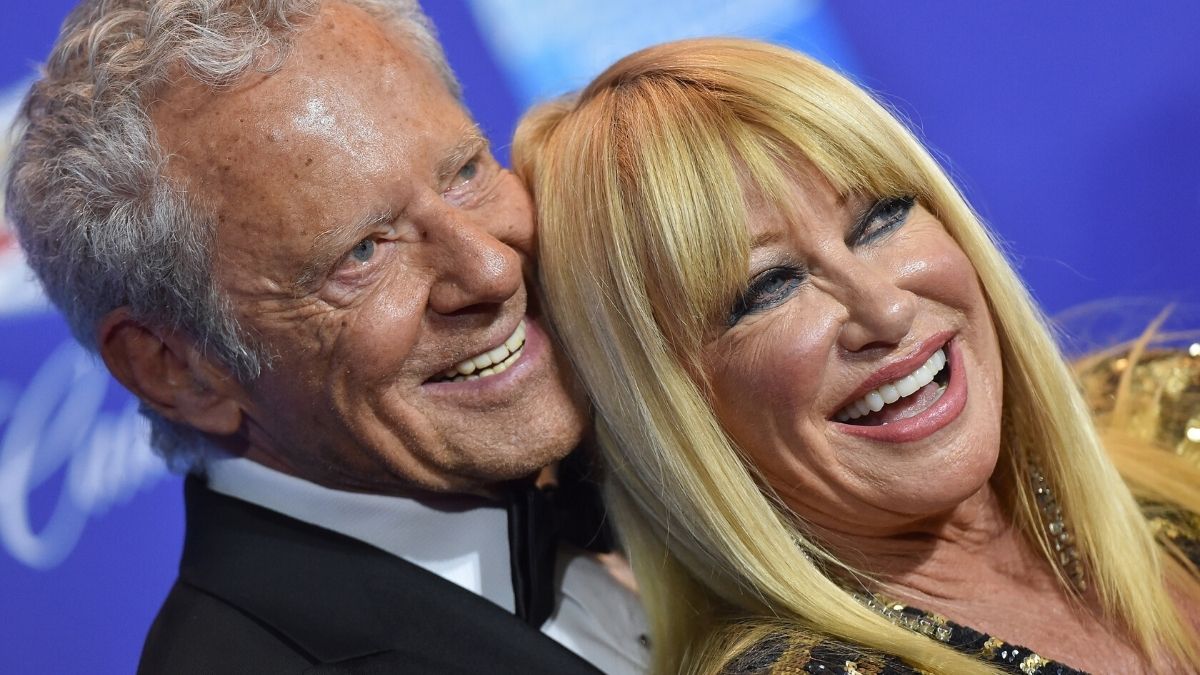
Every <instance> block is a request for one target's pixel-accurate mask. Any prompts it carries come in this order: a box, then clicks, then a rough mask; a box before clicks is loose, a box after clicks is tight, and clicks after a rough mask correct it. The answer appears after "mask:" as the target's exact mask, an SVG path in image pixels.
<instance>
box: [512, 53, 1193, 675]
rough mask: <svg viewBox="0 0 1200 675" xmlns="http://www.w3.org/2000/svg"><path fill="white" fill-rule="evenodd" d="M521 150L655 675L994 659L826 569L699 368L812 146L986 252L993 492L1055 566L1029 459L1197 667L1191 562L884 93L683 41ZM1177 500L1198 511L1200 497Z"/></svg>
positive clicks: (1153, 635) (609, 77) (1115, 599)
mask: <svg viewBox="0 0 1200 675" xmlns="http://www.w3.org/2000/svg"><path fill="white" fill-rule="evenodd" d="M513 157H514V165H515V167H516V169H517V171H518V173H520V174H521V175H522V176H523V177H524V178H525V179H526V181H527V182H528V184H529V186H530V188H531V190H532V191H533V195H534V198H535V200H536V203H537V208H538V217H539V228H540V230H539V236H540V256H541V257H540V265H541V276H542V283H543V285H544V287H545V291H546V297H547V300H548V308H549V313H550V315H551V318H552V320H553V323H554V325H555V327H556V330H557V333H558V335H559V337H560V338H561V341H562V342H563V344H564V346H565V348H566V351H567V353H568V354H569V356H570V358H571V360H572V362H573V364H574V366H575V368H576V369H577V371H578V373H579V375H580V377H581V379H582V381H583V382H584V384H585V385H586V387H587V389H588V391H589V392H590V394H591V396H592V400H593V401H594V405H595V408H596V425H597V432H598V435H599V439H600V442H601V445H602V447H603V449H604V453H605V459H606V463H607V468H608V472H609V473H608V476H607V478H608V495H609V498H610V504H611V508H612V510H613V512H614V514H615V516H616V519H617V524H618V527H619V528H620V531H621V532H622V534H623V537H624V540H625V542H626V546H627V550H628V553H629V556H630V559H631V561H632V563H633V565H634V568H635V570H636V572H637V575H638V578H639V583H640V585H641V589H642V593H643V596H644V598H645V603H646V605H647V609H648V612H649V615H650V621H651V628H652V633H653V639H654V659H655V667H656V670H658V671H659V672H664V673H665V672H712V671H714V670H719V669H720V667H721V666H722V665H723V664H725V663H727V662H728V661H729V659H730V658H732V657H733V656H735V655H736V654H737V652H738V651H739V650H741V649H743V648H744V647H745V646H746V645H748V644H749V643H751V642H753V641H754V640H756V639H759V638H761V637H763V636H765V635H766V634H767V633H769V632H771V631H774V630H791V631H801V632H803V631H807V632H811V633H813V634H818V635H828V636H831V637H833V638H835V639H838V640H843V641H847V642H850V643H853V644H856V645H860V646H862V647H864V648H867V649H869V650H877V651H879V652H884V653H889V654H894V655H897V656H899V657H901V658H903V659H905V660H906V661H908V662H909V663H911V664H913V665H914V666H917V667H920V668H924V669H927V670H930V671H934V672H943V673H949V672H953V673H981V672H994V671H993V670H992V669H991V668H990V667H988V666H986V665H984V664H982V663H981V662H978V661H976V660H974V659H972V658H970V657H967V656H964V655H961V654H959V653H957V652H954V651H953V650H951V649H950V648H948V647H945V646H943V645H941V644H939V643H936V642H934V641H933V640H930V639H927V638H924V637H920V636H917V635H914V634H912V633H909V632H908V631H905V630H903V629H901V628H898V627H896V626H893V625H892V624H891V623H889V622H887V621H886V620H884V619H883V618H881V617H879V616H877V615H876V614H874V613H873V612H871V611H869V610H867V609H865V608H863V607H862V606H861V605H860V604H859V603H858V602H856V601H855V600H854V598H853V597H852V596H851V595H850V594H849V593H848V592H847V591H845V590H843V588H841V587H840V586H839V585H838V584H837V583H835V582H834V581H832V580H830V579H829V578H827V576H826V575H825V574H823V573H822V572H821V568H822V567H825V568H828V567H829V566H830V565H833V566H836V567H840V568H842V570H843V571H848V572H851V573H853V572H854V571H852V570H847V569H846V568H845V566H844V565H843V564H842V563H840V562H839V561H837V560H835V559H832V557H831V556H829V555H828V554H827V553H825V552H824V551H822V550H821V549H820V548H819V547H818V546H816V545H815V544H814V543H813V542H811V541H810V540H809V539H807V538H806V536H805V534H804V532H803V531H801V530H800V529H798V528H797V526H796V521H795V519H794V518H793V517H791V515H790V514H789V513H788V512H787V510H786V508H785V507H784V506H783V505H782V504H781V503H780V502H779V500H778V499H777V498H776V497H775V496H774V495H773V494H772V493H771V491H770V490H769V488H766V487H764V483H763V482H762V481H761V480H758V477H757V476H756V474H755V472H754V470H753V467H750V466H748V464H747V462H746V461H745V459H744V457H743V455H742V453H741V451H740V450H739V449H738V448H737V447H736V445H735V444H734V443H733V442H732V441H731V440H730V439H729V437H728V436H727V435H726V434H725V432H724V430H723V429H722V426H721V424H720V423H719V421H718V420H717V418H716V417H715V415H714V413H713V409H712V406H711V405H710V402H709V400H708V395H707V391H708V387H707V384H706V382H705V378H704V374H703V369H702V368H701V367H700V363H699V360H698V359H699V354H700V353H701V348H702V346H703V345H704V343H705V342H706V339H707V338H706V336H711V335H712V329H713V326H714V325H715V323H719V321H720V318H719V317H720V316H722V312H727V311H728V308H729V307H730V305H731V302H732V298H733V297H734V296H735V295H736V293H737V291H738V289H739V288H741V287H743V285H744V284H745V280H744V277H745V274H746V270H747V269H748V263H747V260H748V249H749V242H748V234H747V231H746V227H745V223H746V222H747V221H748V218H747V204H746V193H747V190H751V189H752V190H754V191H756V192H757V193H759V194H761V195H763V196H765V197H766V198H767V199H768V200H770V201H772V202H773V203H775V204H777V205H780V208H786V203H787V197H786V195H787V194H788V192H789V188H788V184H789V181H790V177H791V176H792V175H793V174H792V173H791V172H790V171H789V164H792V163H794V162H795V161H797V159H798V158H801V157H803V158H806V159H807V160H808V161H809V162H811V163H812V164H813V165H814V166H815V167H816V168H817V169H818V170H819V171H821V172H822V173H823V174H824V175H825V177H826V178H827V179H828V180H829V181H830V183H831V184H832V185H833V186H834V187H835V189H837V190H839V191H840V192H842V193H843V194H850V193H858V194H864V195H876V196H883V195H901V194H906V195H915V196H917V198H918V199H919V200H920V201H921V203H922V204H923V205H925V206H926V208H928V209H929V210H930V211H931V212H932V213H934V214H935V215H936V216H937V217H938V218H940V219H941V221H942V222H943V223H944V224H945V226H946V228H947V230H948V231H949V232H950V233H951V235H952V236H953V237H954V238H955V239H956V240H957V242H958V244H959V245H960V246H961V247H962V249H963V251H964V252H965V253H966V255H967V256H968V257H969V258H970V260H971V261H972V262H973V263H974V266H975V269H976V270H977V273H978V275H979V278H980V280H981V282H982V286H983V288H984V292H985V294H986V296H987V299H988V302H989V303H990V306H991V309H992V313H993V316H994V317H995V323H996V330H997V333H998V336H999V341H1000V345H1001V350H1002V357H1003V363H1004V419H1003V437H1002V446H1003V447H1002V450H1001V452H1002V459H1001V464H1000V467H999V469H998V470H997V474H996V476H995V477H994V481H996V483H997V491H998V493H999V494H1001V495H1005V496H1006V498H1007V499H1008V500H1009V501H1008V503H1007V504H1006V506H1007V507H1008V508H1010V509H1011V512H1012V513H1013V515H1014V518H1015V519H1016V521H1017V522H1018V523H1019V526H1020V527H1021V528H1022V529H1023V531H1024V532H1026V533H1027V534H1028V536H1029V537H1030V539H1031V541H1034V542H1038V543H1037V544H1035V545H1039V546H1041V548H1042V550H1043V551H1044V553H1045V555H1046V556H1047V558H1048V559H1051V560H1052V559H1053V556H1054V555H1055V553H1054V552H1053V551H1052V550H1051V549H1050V548H1049V545H1048V543H1045V541H1044V538H1043V537H1041V536H1039V535H1038V533H1039V532H1040V531H1041V525H1040V521H1039V515H1038V507H1037V504H1036V501H1035V499H1034V496H1033V495H1032V493H1031V489H1030V487H1029V484H1028V480H1027V479H1026V478H1025V476H1027V475H1028V473H1027V466H1028V464H1029V463H1030V462H1034V461H1035V462H1036V464H1037V465H1038V466H1039V467H1040V468H1041V471H1042V473H1043V474H1045V476H1046V478H1047V480H1048V481H1049V482H1050V484H1051V485H1052V486H1053V487H1054V489H1055V490H1056V492H1057V495H1058V500H1059V502H1060V503H1061V505H1062V509H1063V512H1064V517H1065V519H1066V520H1067V523H1068V525H1069V526H1070V527H1071V528H1073V529H1074V531H1075V532H1076V536H1077V539H1078V547H1079V549H1080V555H1081V558H1082V559H1083V561H1084V564H1085V566H1086V569H1087V571H1088V576H1089V580H1090V581H1091V582H1092V583H1093V584H1094V585H1095V587H1096V590H1097V593H1098V595H1099V597H1100V601H1101V603H1102V604H1103V608H1104V610H1105V612H1106V613H1107V615H1108V616H1110V617H1120V619H1119V620H1120V621H1124V622H1125V624H1126V625H1127V627H1128V631H1129V633H1130V634H1131V635H1132V636H1133V637H1134V639H1135V640H1136V641H1137V642H1138V644H1139V645H1140V646H1141V648H1142V649H1143V651H1144V652H1145V653H1146V654H1147V655H1149V656H1150V658H1158V657H1159V656H1163V655H1165V656H1167V657H1168V658H1174V659H1183V660H1184V661H1185V662H1188V663H1194V662H1195V656H1196V649H1195V641H1194V637H1193V634H1192V632H1191V630H1190V629H1189V628H1188V627H1187V626H1186V624H1185V623H1184V621H1183V620H1182V619H1181V615H1180V613H1179V612H1178V611H1177V610H1176V609H1175V603H1173V602H1172V601H1171V597H1170V595H1169V593H1168V590H1167V576H1168V569H1167V568H1168V567H1171V569H1174V568H1175V567H1178V566H1177V565H1174V563H1172V562H1169V561H1165V559H1164V558H1163V557H1162V556H1161V555H1160V553H1159V551H1158V549H1157V547H1156V546H1155V543H1154V539H1153V536H1152V535H1151V533H1150V531H1149V529H1148V528H1147V526H1146V523H1145V521H1144V519H1143V517H1142V515H1141V513H1140V511H1139V508H1138V504H1137V503H1136V502H1135V500H1134V498H1133V497H1132V496H1131V494H1130V491H1129V490H1128V489H1127V488H1126V486H1125V483H1124V482H1123V481H1122V479H1121V476H1120V475H1118V473H1117V471H1116V470H1115V469H1114V468H1113V464H1112V462H1110V461H1109V459H1108V458H1107V457H1106V455H1105V452H1104V449H1103V447H1102V445H1101V443H1100V441H1099V440H1098V437H1097V434H1096V432H1095V429H1094V427H1093V425H1092V423H1091V421H1090V418H1089V413H1088V410H1087V409H1086V407H1085V405H1084V403H1083V401H1082V399H1081V397H1080V396H1079V394H1078V392H1077V390H1076V387H1075V385H1074V383H1073V380H1072V376H1071V373H1070V371H1069V370H1068V368H1067V366H1066V365H1065V363H1064V361H1063V358H1062V357H1061V356H1060V353H1059V351H1058V348H1057V346H1056V344H1055V341H1054V339H1053V338H1052V337H1051V335H1050V332H1049V330H1048V329H1047V324H1046V322H1045V321H1044V319H1043V317H1042V315H1041V314H1040V312H1039V311H1038V310H1037V309H1036V307H1035V306H1034V303H1033V302H1032V300H1031V299H1030V297H1029V295H1028V293H1027V292H1026V290H1025V288H1024V286H1023V285H1022V284H1021V282H1020V281H1019V280H1018V278H1017V277H1016V275H1015V274H1014V272H1013V270H1012V269H1011V267H1010V266H1009V265H1008V263H1007V262H1006V260H1005V258H1004V256H1003V255H1002V254H1001V252H1000V251H999V249H998V247H997V245H996V243H995V242H994V241H993V240H992V239H991V237H990V235H989V234H988V232H987V230H986V229H985V228H984V227H983V226H982V224H981V223H980V221H979V218H978V217H977V216H976V214H975V213H974V212H973V211H972V210H971V208H970V207H969V206H968V205H967V204H966V202H965V201H964V200H963V198H962V196H961V195H960V194H959V193H958V191H957V190H956V189H955V187H954V185H953V184H952V183H951V181H950V180H949V179H948V178H947V177H946V175H945V174H944V173H943V171H942V170H941V168H940V167H939V166H938V165H937V163H936V162H935V161H934V160H933V159H931V158H930V156H929V154H928V153H927V152H926V151H925V150H924V148H923V147H922V146H921V144H920V143H919V142H918V141H917V140H916V139H915V138H914V137H913V136H912V134H911V133H910V132H909V131H908V130H907V129H906V128H905V127H904V126H903V125H902V124H900V123H899V122H897V121H896V119H895V118H893V117H892V115H890V114H889V113H888V112H887V111H886V110H885V109H884V108H883V107H882V106H880V105H879V104H878V103H877V102H876V101H875V100H873V99H872V98H871V97H870V96H869V95H868V94H866V93H865V92H863V91H862V90H861V89H859V88H858V87H856V86H854V85H853V84H851V83H850V82H849V81H847V80H846V79H844V78H843V77H841V76H839V75H838V74H836V73H834V72H833V71H831V70H829V69H827V68H825V67H823V66H821V65H820V64H818V63H816V62H815V61H813V60H811V59H809V58H806V57H804V56H803V55H800V54H797V53H795V52H792V51H789V50H787V49H784V48H781V47H777V46H773V45H768V44H763V43H759V42H754V41H748V40H738V39H704V40H691V41H682V42H675V43H669V44H665V45H660V46H657V47H652V48H649V49H646V50H643V51H640V52H637V53H635V54H633V55H631V56H628V57H626V58H624V59H622V60H621V61H619V62H617V63H616V64H615V65H613V66H612V67H610V68H609V69H608V70H607V71H605V72H604V73H603V74H602V75H600V76H599V77H598V78H597V79H596V80H595V81H594V82H592V84H591V85H590V86H588V87H587V89H585V90H584V91H583V92H582V93H581V94H579V95H578V96H577V97H575V98H571V99H565V100H562V101H558V102H553V103H549V104H546V105H543V106H541V107H539V108H536V109H534V110H533V111H531V112H530V113H529V114H528V115H527V116H526V117H525V118H524V119H523V120H522V122H521V125H520V127H519V129H518V131H517V137H516V141H515V145H514V148H513ZM1196 485H1200V483H1196V482H1193V483H1192V486H1193V488H1194V487H1195V486H1196ZM1175 497H1180V501H1181V503H1183V504H1184V505H1186V506H1192V507H1195V506H1200V493H1197V492H1196V490H1195V489H1193V490H1192V492H1190V493H1189V494H1188V495H1183V496H1179V495H1175ZM1051 564H1052V565H1053V562H1052V563H1051ZM1054 567H1055V569H1058V566H1057V565H1054ZM1062 581H1063V584H1064V588H1065V589H1070V588H1071V587H1070V585H1069V584H1067V582H1066V580H1065V579H1063V580H1062ZM1068 592H1071V591H1069V590H1068Z"/></svg>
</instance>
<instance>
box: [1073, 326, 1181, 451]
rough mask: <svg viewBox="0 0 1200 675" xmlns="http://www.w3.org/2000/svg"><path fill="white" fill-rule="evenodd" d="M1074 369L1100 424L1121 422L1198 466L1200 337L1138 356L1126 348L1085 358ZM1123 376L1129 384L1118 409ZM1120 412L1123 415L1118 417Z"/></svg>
mask: <svg viewBox="0 0 1200 675" xmlns="http://www.w3.org/2000/svg"><path fill="white" fill-rule="evenodd" d="M1076 373H1077V375H1078V377H1079V381H1080V384H1081V385H1082V387H1083V395H1084V398H1085V399H1086V400H1087V404H1088V407H1089V408H1090V409H1091V410H1092V413H1093V414H1094V415H1095V416H1096V423H1097V424H1098V425H1099V426H1100V427H1101V428H1105V427H1109V426H1119V427H1120V429H1121V431H1122V432H1123V433H1125V434H1128V435H1129V436H1130V437H1132V438H1133V439H1135V440H1138V441H1142V442H1145V443H1151V444H1153V445H1155V446H1158V447H1161V448H1165V449H1169V450H1172V451H1174V452H1175V453H1176V454H1178V455H1181V456H1183V457H1186V458H1188V459H1189V460H1191V461H1193V462H1194V463H1196V464H1197V465H1200V342H1196V343H1193V344H1191V345H1189V346H1188V347H1185V348H1179V349H1148V350H1146V351H1145V352H1143V353H1142V354H1141V356H1140V357H1139V358H1138V359H1136V360H1135V361H1134V360H1131V359H1130V358H1129V354H1128V353H1125V352H1118V353H1116V354H1108V355H1106V356H1103V357H1099V358H1092V359H1084V360H1083V361H1081V362H1080V363H1079V364H1078V365H1077V368H1076ZM1125 376H1127V377H1128V382H1129V384H1128V388H1127V389H1126V390H1125V391H1124V392H1122V394H1123V400H1121V401H1120V404H1119V406H1120V410H1118V389H1119V385H1120V383H1121V379H1122V377H1125ZM1117 414H1120V415H1121V416H1122V417H1123V419H1120V420H1119V421H1118V420H1114V419H1113V416H1114V415H1117Z"/></svg>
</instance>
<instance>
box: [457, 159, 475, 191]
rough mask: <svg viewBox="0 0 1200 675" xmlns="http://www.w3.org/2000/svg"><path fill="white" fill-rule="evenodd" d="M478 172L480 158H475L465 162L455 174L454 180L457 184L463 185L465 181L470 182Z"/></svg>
mask: <svg viewBox="0 0 1200 675" xmlns="http://www.w3.org/2000/svg"><path fill="white" fill-rule="evenodd" d="M478 173H479V160H475V159H473V160H471V161H469V162H467V163H466V164H463V166H462V168H461V169H459V170H458V173H456V174H455V175H454V182H455V184H457V185H461V184H463V183H468V182H470V181H471V179H472V178H474V177H475V176H476V175H477V174H478Z"/></svg>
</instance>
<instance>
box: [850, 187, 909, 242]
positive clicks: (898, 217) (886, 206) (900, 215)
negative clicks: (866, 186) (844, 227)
mask: <svg viewBox="0 0 1200 675" xmlns="http://www.w3.org/2000/svg"><path fill="white" fill-rule="evenodd" d="M916 202H917V199H916V197H912V196H902V197H884V198H883V199H880V200H879V201H877V202H875V203H874V204H873V205H872V206H871V208H870V210H868V211H867V212H866V213H865V214H864V215H863V216H862V218H860V219H859V221H858V222H857V223H855V225H854V228H853V229H852V231H851V235H850V238H849V239H850V243H854V244H865V243H870V242H872V241H875V240H876V239H879V238H880V237H883V236H885V235H887V234H888V233H890V232H892V231H893V230H895V229H897V228H899V227H900V226H901V225H903V224H904V223H905V222H906V221H908V214H909V213H910V212H911V211H912V209H913V206H915V205H916Z"/></svg>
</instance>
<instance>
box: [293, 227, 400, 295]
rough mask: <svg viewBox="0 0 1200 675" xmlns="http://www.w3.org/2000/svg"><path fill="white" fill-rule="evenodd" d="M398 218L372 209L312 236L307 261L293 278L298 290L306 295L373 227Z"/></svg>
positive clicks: (297, 291) (295, 288) (294, 287)
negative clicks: (355, 218) (351, 221)
mask: <svg viewBox="0 0 1200 675" xmlns="http://www.w3.org/2000/svg"><path fill="white" fill-rule="evenodd" d="M395 219H396V214H395V213H393V212H392V211H390V210H378V211H371V212H369V213H367V214H365V215H363V216H361V217H360V218H358V220H356V221H354V224H353V225H351V226H349V227H346V226H344V225H334V226H333V227H331V228H329V229H327V230H325V231H323V232H321V233H319V234H318V235H317V236H316V237H313V241H312V244H311V245H310V246H309V247H308V253H307V254H306V255H305V256H304V265H303V266H302V267H301V268H300V271H299V272H298V273H297V274H296V278H295V279H294V280H293V281H292V284H293V289H294V290H295V291H296V294H297V295H303V294H304V293H305V292H306V290H307V289H308V287H309V286H311V285H312V284H313V283H314V282H315V281H317V280H318V279H320V278H321V277H323V276H324V275H325V274H326V273H328V272H329V270H330V269H332V268H333V266H334V265H335V264H337V262H338V260H340V259H341V257H342V256H343V255H345V254H346V251H348V250H350V248H351V247H352V246H354V245H355V244H357V243H358V242H359V241H361V240H362V239H363V238H364V237H366V236H367V234H368V233H370V231H371V230H373V229H375V228H376V227H379V226H380V225H382V224H383V223H390V222H392V221H393V220H395Z"/></svg>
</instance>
